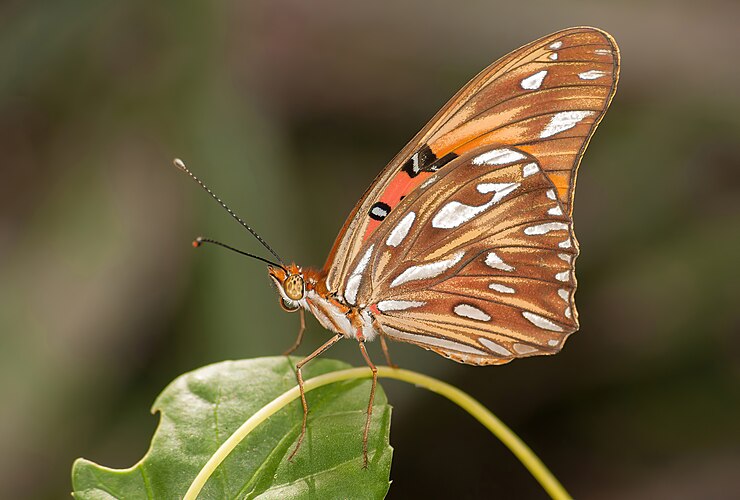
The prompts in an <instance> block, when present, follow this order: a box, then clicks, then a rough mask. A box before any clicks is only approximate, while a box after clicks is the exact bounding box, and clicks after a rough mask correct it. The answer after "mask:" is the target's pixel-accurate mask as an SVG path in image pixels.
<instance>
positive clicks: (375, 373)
mask: <svg viewBox="0 0 740 500" xmlns="http://www.w3.org/2000/svg"><path fill="white" fill-rule="evenodd" d="M360 352H361V353H362V357H363V358H365V363H367V366H369V367H370V369H371V370H372V371H373V385H372V386H370V400H369V401H368V403H367V418H366V419H365V432H364V433H363V435H362V462H363V464H362V468H363V469H367V439H368V435H369V434H370V422H371V421H372V417H373V403H374V402H375V387H376V386H377V385H378V369H377V368H376V367H375V365H374V364H373V362H372V361H370V356H368V355H367V350H366V349H365V342H364V341H360Z"/></svg>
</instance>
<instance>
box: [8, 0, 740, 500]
mask: <svg viewBox="0 0 740 500" xmlns="http://www.w3.org/2000/svg"><path fill="white" fill-rule="evenodd" d="M738 22H740V4H738V3H737V2H732V1H713V0H708V1H705V2H698V3H697V2H689V1H687V0H682V1H678V2H676V1H672V2H670V1H667V0H666V1H661V2H652V3H645V2H629V3H620V2H588V3H587V2H578V1H572V0H569V1H559V2H526V3H525V2H511V1H509V2H495V1H479V0H477V1H472V2H466V3H459V2H446V3H443V2H426V1H422V0H408V1H404V2H346V1H339V0H334V1H311V2H303V1H297V0H294V1H283V0H279V1H277V0H273V1H260V2H246V1H244V2H233V1H232V2H228V1H227V2H196V1H191V0H186V1H179V2H158V3H155V2H144V1H128V2H113V1H100V0H99V1H84V0H76V1H75V0H70V1H66V2H38V1H37V2H20V1H12V0H11V1H8V2H3V4H2V5H1V6H0V68H2V70H0V158H1V160H0V167H1V168H2V177H1V179H2V180H1V181H0V329H1V330H2V331H1V337H0V381H1V383H2V387H1V389H2V398H3V402H2V410H0V443H1V446H2V453H1V454H0V460H1V461H2V462H1V463H0V484H2V496H3V497H6V498H23V497H26V498H66V496H67V494H68V492H69V490H70V488H71V486H70V480H69V474H70V467H71V464H72V461H73V459H75V458H76V457H79V456H84V457H86V458H89V459H92V460H95V461H98V462H99V463H102V464H105V465H109V466H114V467H126V466H129V465H131V464H133V463H134V462H135V461H137V460H138V459H139V458H140V457H141V456H142V455H143V454H144V453H145V451H146V449H147V447H148V443H149V439H150V437H151V434H152V432H153V430H154V428H155V426H156V423H157V418H156V417H153V416H151V415H150V414H149V412H148V409H149V406H150V405H151V403H152V402H153V400H154V398H155V396H156V395H157V394H158V392H159V391H160V390H161V389H162V388H164V386H165V385H166V384H167V383H168V382H169V381H170V380H172V379H173V378H175V377H176V376H177V375H179V374H181V373H183V372H185V371H188V370H191V369H194V368H196V367H199V366H202V365H204V364H207V363H211V362H215V361H219V360H224V359H233V358H248V357H257V356H265V355H276V354H279V353H280V352H282V351H283V350H284V349H285V348H286V347H288V346H289V345H290V344H291V342H292V341H293V339H294V336H295V332H296V328H297V321H298V318H297V316H295V315H288V314H285V313H283V312H282V311H281V310H280V308H279V307H278V303H277V297H276V295H275V292H274V290H272V288H271V287H270V285H269V281H268V278H267V275H266V272H265V269H264V266H263V265H261V264H260V263H258V262H254V261H250V260H247V259H244V258H242V257H240V256H238V255H235V254H231V253H228V252H225V251H221V250H220V249H216V248H204V249H202V250H199V251H195V250H193V249H192V248H191V247H190V242H191V240H192V238H193V237H194V236H196V235H199V234H203V235H207V236H212V237H215V238H219V239H222V240H224V241H225V242H228V243H232V244H235V245H237V246H239V247H241V248H244V249H246V250H250V249H251V250H252V251H260V249H259V248H258V246H257V245H256V243H255V242H254V241H253V240H251V239H250V238H249V237H248V235H247V234H246V233H245V232H244V231H243V230H241V229H240V228H239V226H238V225H237V224H236V223H234V221H232V220H231V219H230V218H229V217H228V216H227V214H226V213H225V212H223V211H222V210H221V209H220V208H219V207H218V206H217V205H215V204H214V203H213V201H212V200H210V199H208V197H207V196H206V195H205V194H204V193H203V192H202V191H200V190H199V189H198V188H197V186H195V184H193V183H192V182H190V181H189V180H188V179H187V178H185V177H184V176H183V175H182V174H180V173H179V172H177V171H176V170H175V169H174V168H172V167H171V163H170V162H171V159H172V158H173V157H175V156H180V157H182V158H183V159H185V160H186V162H188V165H189V166H190V167H191V168H192V169H193V170H195V171H196V173H197V174H199V175H200V176H202V177H203V178H204V179H205V180H206V181H207V182H208V183H209V184H210V185H211V187H212V188H213V189H214V190H215V191H216V192H217V193H218V194H219V195H220V196H221V197H222V198H224V199H225V200H226V201H227V202H228V203H230V204H231V205H232V208H234V209H235V210H236V211H237V212H238V213H240V214H242V216H243V217H245V218H246V219H247V220H248V221H249V222H250V223H251V224H252V225H253V226H254V227H255V228H256V229H257V230H258V231H260V232H261V234H262V235H263V236H264V237H265V238H266V239H267V240H268V241H269V242H270V243H271V244H272V245H273V246H274V247H275V248H276V249H277V250H278V252H280V253H281V254H282V255H283V256H284V257H285V258H288V259H295V260H296V261H297V262H299V263H300V264H303V265H315V266H320V265H322V264H323V261H324V259H325V256H326V254H327V252H328V251H329V248H330V246H331V244H332V242H333V240H334V237H335V235H336V233H337V231H338V230H339V228H340V226H341V224H342V222H343V220H344V218H345V217H346V216H347V214H348V213H349V211H350V209H351V208H352V207H353V205H354V203H355V202H356V201H357V199H358V198H359V197H360V195H361V194H362V193H363V192H364V190H365V188H366V187H367V186H368V185H369V183H370V181H371V180H372V179H373V178H374V176H375V175H376V174H377V173H378V172H379V171H380V169H381V168H382V167H383V166H384V165H385V163H386V162H387V161H388V160H390V158H391V157H393V155H394V154H395V153H396V152H397V151H398V150H399V149H400V148H401V147H402V146H403V145H404V144H405V143H406V141H407V140H408V139H409V138H410V137H411V136H412V135H414V134H415V133H416V132H417V131H418V130H419V129H420V128H421V127H422V126H423V124H424V123H425V122H426V121H427V120H428V119H429V118H430V117H431V116H432V115H433V114H434V113H435V112H436V111H437V110H438V109H439V107H440V106H441V105H442V104H444V102H446V100H447V99H448V98H449V97H450V96H451V95H452V94H453V93H454V92H455V91H457V90H458V89H459V88H460V87H461V86H462V85H463V84H464V83H466V82H467V81H468V79H469V78H471V77H472V76H473V75H474V74H476V73H477V72H478V71H479V70H481V69H482V68H484V67H485V66H486V65H488V64H489V63H490V62H492V61H493V60H495V59H497V58H498V57H500V56H502V55H503V54H505V53H507V52H508V51H510V50H512V49H514V48H516V47H518V46H520V45H522V44H524V43H527V42H529V41H531V40H534V39H536V38H538V37H540V36H542V35H545V34H548V33H550V32H553V31H556V30H558V29H562V28H566V27H569V26H576V25H594V26H598V27H600V28H603V29H606V30H607V31H609V32H611V33H612V35H614V37H615V38H616V39H617V41H618V43H619V44H620V46H621V49H622V56H623V69H622V80H621V83H620V86H619V90H618V92H617V96H616V98H615V100H614V103H613V105H612V108H611V111H610V112H609V113H608V115H607V117H606V119H605V120H604V123H603V124H602V126H601V127H600V128H599V131H598V132H597V134H596V136H595V137H594V140H593V141H592V144H591V146H590V148H589V150H588V152H587V154H586V156H585V158H584V162H583V165H582V168H581V172H580V176H579V183H578V193H577V196H576V203H575V219H576V227H577V230H578V237H579V240H580V242H581V248H582V256H581V258H580V259H579V261H578V264H579V266H578V278H579V284H580V288H579V292H578V306H579V311H580V313H581V321H582V328H581V331H580V332H579V333H578V334H576V335H575V336H574V337H573V338H572V339H571V340H570V342H569V343H568V345H567V347H566V348H565V350H564V351H563V352H562V353H561V354H560V355H558V356H556V357H552V358H530V359H526V360H521V361H516V362H514V363H511V364H510V365H506V366H501V367H491V368H477V367H469V366H463V365H458V364H456V363H453V362H451V361H448V360H445V359H443V358H441V357H439V356H437V355H435V354H432V353H430V352H427V351H423V350H421V349H418V348H415V347H413V346H408V345H401V344H393V345H392V351H393V355H394V358H395V361H396V362H397V363H399V364H400V365H401V366H403V367H406V368H410V369H416V370H420V371H422V372H425V373H429V374H432V375H435V376H438V377H441V378H443V379H444V380H447V381H449V382H451V383H453V384H456V385H458V386H460V387H461V388H463V389H464V390H467V391H469V392H470V393H471V394H472V395H474V396H476V397H478V398H479V399H480V400H481V401H482V402H484V403H485V404H486V405H487V406H489V407H490V408H491V409H493V410H494V411H495V412H496V413H497V414H498V415H499V416H500V417H502V418H503V419H504V421H506V422H507V423H508V424H509V425H511V426H512V427H513V428H514V429H515V430H516V431H517V432H519V433H520V435H521V436H522V437H523V438H524V439H525V441H527V442H528V443H529V444H530V445H531V446H532V447H533V448H534V450H535V451H536V452H537V453H538V454H539V455H540V457H541V458H542V459H543V460H544V461H545V463H546V464H548V465H549V466H550V467H551V468H552V470H553V471H554V473H555V474H556V475H557V476H558V477H559V478H560V479H561V480H562V481H563V483H564V484H565V486H566V487H567V488H568V489H569V490H570V492H571V493H572V494H574V495H575V496H576V497H580V498H600V499H617V498H646V499H647V498H729V497H736V498H737V497H738V496H740V356H739V355H738V352H739V350H740V337H738V333H739V332H740V301H739V300H738V282H739V281H740V265H739V264H738V257H740V140H739V139H740V96H739V94H738V89H740V64H738V55H737V50H738V47H740V30H738V28H737V26H738ZM262 253H263V254H264V252H262ZM327 336H328V333H327V332H326V331H322V330H321V328H320V327H319V326H318V325H317V323H316V322H315V321H314V320H313V319H310V320H309V330H308V333H307V337H306V340H305V342H304V346H303V347H302V349H301V351H300V352H301V353H304V354H307V353H308V352H310V350H311V349H313V348H314V347H315V346H317V345H319V344H320V343H321V342H323V340H324V339H326V338H327ZM371 355H373V356H374V358H375V359H376V360H377V361H379V362H380V361H381V360H382V356H381V354H380V351H379V348H378V346H372V349H371ZM329 357H337V358H340V359H344V360H347V361H350V362H352V363H354V364H356V365H362V359H361V357H360V356H359V352H357V348H356V346H354V345H352V343H350V342H344V343H342V345H340V346H338V347H337V348H336V349H335V350H333V351H332V352H331V353H330V354H329ZM384 386H385V387H386V389H387V391H388V392H389V398H390V401H391V403H392V404H393V405H394V414H393V427H392V433H391V440H392V444H393V445H394V447H395V450H396V451H395V457H394V465H393V472H392V479H393V485H392V487H391V493H390V496H391V497H392V498H409V497H412V496H415V495H422V494H428V495H433V496H438V497H444V496H452V495H455V496H457V497H475V496H479V497H483V496H497V497H502V498H543V497H544V493H543V492H542V491H541V490H540V488H539V486H538V485H537V484H536V483H535V482H534V481H533V480H532V479H531V478H530V477H529V476H528V474H527V473H526V472H525V471H524V469H523V468H522V467H521V466H520V464H519V463H518V462H517V461H516V460H515V459H514V458H513V456H511V455H510V453H509V452H508V451H507V450H506V449H505V448H504V447H503V446H502V445H501V444H500V443H498V442H496V441H494V440H493V439H492V438H491V437H490V436H489V435H488V434H487V433H486V431H484V430H483V429H482V428H481V427H480V426H479V425H478V424H477V423H475V422H474V421H473V420H472V419H471V418H470V417H469V416H468V415H466V414H464V413H462V412H461V411H460V410H458V409H456V408H453V407H451V406H450V404H448V403H446V402H445V401H443V400H441V399H440V398H439V397H436V396H434V395H431V394H427V393H423V392H421V391H418V390H414V389H413V388H410V387H406V386H402V385H398V383H395V382H391V381H388V382H385V383H384ZM358 432H359V429H358Z"/></svg>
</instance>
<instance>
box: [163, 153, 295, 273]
mask: <svg viewBox="0 0 740 500" xmlns="http://www.w3.org/2000/svg"><path fill="white" fill-rule="evenodd" d="M172 163H174V165H175V167H177V168H178V169H179V170H181V171H182V172H185V173H186V174H188V175H189V176H190V178H191V179H193V180H194V181H195V182H197V183H198V184H199V185H200V187H202V188H203V189H205V191H206V192H207V193H208V194H210V195H211V198H213V199H214V200H216V201H217V202H218V204H219V205H221V206H222V207H223V208H224V209H226V211H227V212H229V215H231V216H232V217H233V218H234V219H236V221H237V222H238V223H239V224H241V225H242V227H244V229H246V230H247V231H249V232H250V233H252V236H254V237H255V238H257V241H259V242H260V243H261V244H262V246H263V247H265V248H266V249H267V250H268V251H269V252H270V253H271V254H272V255H273V256H275V258H276V259H277V260H278V262H280V264H281V265H280V267H282V268H283V269H285V267H284V263H283V259H281V258H280V256H279V255H278V254H277V253H276V252H275V250H273V249H272V247H270V245H268V244H267V242H266V241H265V240H263V239H262V236H260V235H259V234H257V232H256V231H255V230H254V229H252V228H251V227H249V224H247V223H246V222H244V221H243V220H242V219H241V218H240V217H239V216H238V215H236V214H235V213H234V212H233V211H232V210H231V209H230V208H229V207H228V206H227V205H226V203H224V202H223V201H221V198H219V197H218V196H216V195H215V194H213V191H211V190H210V189H208V186H206V185H205V184H204V183H203V181H201V180H200V179H198V178H197V177H196V176H195V175H194V174H193V173H192V172H191V171H190V170H188V167H186V166H185V163H183V161H182V160H181V159H180V158H175V159H174V160H173V162H172ZM195 241H198V240H195ZM203 241H204V242H205V241H206V240H205V239H203ZM208 242H209V243H216V244H218V245H221V246H223V247H226V248H230V249H231V250H234V251H236V252H239V253H244V252H241V251H240V250H236V249H235V248H231V247H228V246H226V245H224V244H223V243H218V242H216V241H212V240H208ZM195 246H199V245H195ZM249 255H250V256H252V257H255V258H257V259H259V260H264V259H262V258H260V257H256V256H255V255H251V254H249Z"/></svg>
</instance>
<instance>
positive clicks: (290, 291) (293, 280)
mask: <svg viewBox="0 0 740 500" xmlns="http://www.w3.org/2000/svg"><path fill="white" fill-rule="evenodd" d="M283 289H284V290H285V295H287V296H288V298H289V299H291V300H301V299H302V298H303V277H301V276H300V275H298V274H294V275H292V276H289V277H288V279H286V280H285V284H284V285H283Z"/></svg>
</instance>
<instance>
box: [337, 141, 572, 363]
mask: <svg viewBox="0 0 740 500" xmlns="http://www.w3.org/2000/svg"><path fill="white" fill-rule="evenodd" d="M577 254H578V245H577V243H576V240H575V236H574V234H573V228H572V223H571V219H570V216H569V215H567V214H566V213H565V212H564V208H563V203H562V201H561V200H560V199H559V198H558V197H557V194H556V188H555V186H554V184H553V182H552V181H551V180H550V179H549V177H548V176H547V175H546V174H545V173H544V172H543V171H542V168H541V166H540V165H539V164H538V163H537V161H536V159H535V158H534V157H533V156H531V155H529V154H527V153H525V152H524V151H522V150H518V149H514V148H500V149H493V150H492V149H490V148H480V149H478V150H474V151H471V152H469V153H466V154H465V155H463V156H461V157H459V158H457V159H455V160H453V161H452V162H451V163H450V166H449V168H448V169H445V170H444V171H440V172H438V173H436V174H435V176H434V177H432V178H430V180H428V181H427V185H425V186H422V187H420V188H419V189H417V190H415V191H414V192H413V193H412V194H411V195H409V196H408V197H407V198H406V199H404V201H403V202H401V204H399V206H398V210H396V212H395V213H393V214H391V215H390V216H389V217H388V218H387V220H386V222H385V223H384V224H383V226H382V227H381V228H380V229H378V231H376V232H375V234H373V236H372V237H371V238H370V240H369V241H368V245H367V250H365V252H364V254H363V257H364V258H363V259H362V260H364V262H361V266H360V267H361V269H359V271H360V272H355V273H352V275H353V276H356V277H357V278H356V279H354V280H350V286H348V287H347V288H346V289H345V290H344V292H345V298H346V299H347V300H348V301H349V302H353V303H356V304H357V305H358V306H360V307H363V306H364V307H369V308H370V310H371V311H373V313H374V316H375V319H376V321H377V323H378V325H379V326H380V328H381V330H382V332H383V333H384V334H385V335H387V336H388V337H390V338H394V339H397V340H401V341H406V342H411V343H414V344H417V345H420V346H422V347H425V348H427V349H432V350H434V351H436V352H438V353H440V354H442V355H444V356H447V357H450V358H453V359H455V360H457V361H461V362H465V363H470V364H497V363H505V362H507V361H510V360H511V359H513V358H515V357H521V356H530V355H536V354H552V353H555V352H557V351H559V350H560V348H561V347H562V345H563V342H564V341H565V338H566V337H567V336H568V335H569V334H570V333H572V332H574V331H576V330H577V329H578V322H577V313H576V310H575V305H574V303H573V292H574V291H575V287H576V280H575V275H574V264H575V259H576V257H577ZM348 292H350V293H348ZM347 295H351V297H347Z"/></svg>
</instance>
